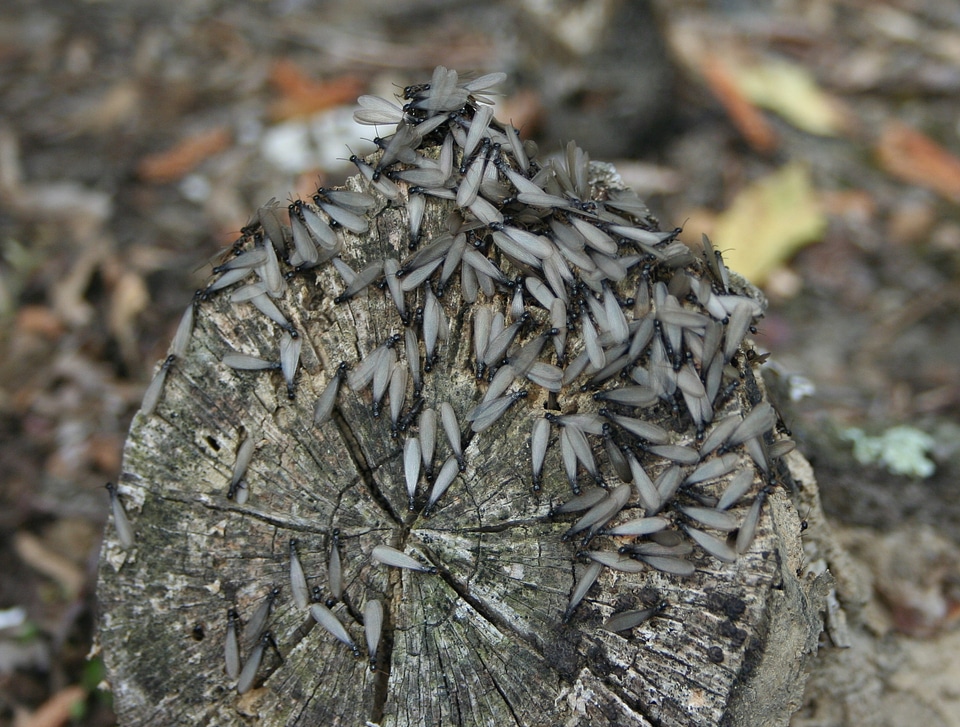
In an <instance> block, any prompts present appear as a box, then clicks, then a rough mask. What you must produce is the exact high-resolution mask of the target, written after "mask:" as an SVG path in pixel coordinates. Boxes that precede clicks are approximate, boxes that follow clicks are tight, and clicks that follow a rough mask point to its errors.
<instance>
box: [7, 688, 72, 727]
mask: <svg viewBox="0 0 960 727" xmlns="http://www.w3.org/2000/svg"><path fill="white" fill-rule="evenodd" d="M86 697H87V695H86V692H84V691H83V687H80V686H77V685H74V686H72V687H66V688H64V689H61V690H60V691H59V692H57V693H56V694H54V695H53V696H52V697H50V699H48V700H47V701H46V702H44V703H43V704H42V705H40V707H38V708H37V710H36V711H35V712H33V713H32V714H30V715H27V716H23V717H18V718H17V721H16V726H15V727H60V725H65V724H67V722H69V721H70V720H71V719H72V718H73V716H74V709H75V708H76V706H77V704H78V703H79V702H82V701H83V700H84V699H86Z"/></svg>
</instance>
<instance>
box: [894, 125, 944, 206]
mask: <svg viewBox="0 0 960 727" xmlns="http://www.w3.org/2000/svg"><path fill="white" fill-rule="evenodd" d="M877 156H878V158H879V160H880V165H881V166H882V167H883V168H884V169H885V170H887V172H889V173H890V174H892V175H893V176H895V177H897V178H898V179H901V180H903V181H905V182H909V183H911V184H916V185H919V186H921V187H925V188H927V189H932V190H933V191H935V192H937V193H938V194H940V195H942V196H944V197H946V198H947V199H949V200H951V201H953V202H960V159H958V158H957V157H956V156H954V155H953V154H951V153H950V152H949V151H947V150H946V149H944V148H943V147H942V146H940V145H939V144H937V142H935V141H934V140H933V139H931V138H930V137H928V136H926V135H924V134H921V133H920V132H919V131H916V130H914V129H911V128H910V127H909V126H907V125H906V124H902V123H900V122H892V123H889V124H887V126H886V127H885V128H884V130H883V133H882V134H881V135H880V141H879V142H878V144H877Z"/></svg>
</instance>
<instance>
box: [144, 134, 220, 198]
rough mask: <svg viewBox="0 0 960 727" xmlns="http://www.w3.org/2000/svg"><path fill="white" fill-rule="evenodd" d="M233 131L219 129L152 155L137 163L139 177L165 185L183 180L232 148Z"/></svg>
mask: <svg viewBox="0 0 960 727" xmlns="http://www.w3.org/2000/svg"><path fill="white" fill-rule="evenodd" d="M230 142H231V135H230V131H229V130H228V129H227V128H226V127H225V126H218V127H216V128H213V129H210V130H209V131H203V132H201V133H199V134H195V135H194V136H191V137H189V138H186V139H183V140H182V141H180V142H179V143H178V144H176V145H175V146H173V147H172V148H170V149H167V150H166V151H162V152H158V153H156V154H149V155H147V156H145V157H143V159H141V160H140V163H139V164H137V175H138V176H139V177H140V178H141V179H142V180H144V181H146V182H155V183H157V184H164V183H166V182H175V181H177V180H178V179H182V178H183V177H184V176H186V175H187V174H188V173H189V172H191V171H192V170H193V169H195V168H196V167H197V166H199V165H200V163H201V162H202V161H203V160H204V159H207V158H209V157H212V156H213V155H214V154H219V153H220V152H221V151H223V150H224V149H226V148H227V147H228V146H230Z"/></svg>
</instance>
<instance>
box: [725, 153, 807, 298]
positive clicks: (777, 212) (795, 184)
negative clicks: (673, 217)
mask: <svg viewBox="0 0 960 727" xmlns="http://www.w3.org/2000/svg"><path fill="white" fill-rule="evenodd" d="M825 227H826V218H825V216H824V214H823V211H822V209H821V208H820V204H819V202H818V200H817V196H816V192H815V190H814V189H813V186H812V184H811V180H810V172H809V170H808V169H807V167H806V166H805V165H803V164H801V163H799V162H791V163H790V164H788V165H787V166H785V167H783V168H782V169H780V170H779V171H777V172H774V173H773V174H771V175H769V176H767V177H765V178H763V179H760V180H758V181H756V182H754V183H753V184H751V185H750V186H749V187H747V188H745V189H743V190H742V191H741V192H740V193H739V194H738V195H737V197H736V199H734V201H733V204H731V205H730V208H729V209H728V210H727V211H726V212H724V213H723V214H721V215H720V216H719V217H718V218H717V223H716V228H715V233H714V234H715V238H714V245H715V247H716V248H717V249H719V250H721V251H722V252H723V258H724V260H725V261H726V263H727V265H728V266H729V267H730V268H732V269H733V270H736V271H737V272H738V273H740V274H741V275H743V276H745V277H746V278H747V279H748V280H750V281H751V282H753V283H755V284H757V285H760V284H762V283H763V281H764V280H765V278H766V276H767V275H768V274H769V273H770V271H771V270H773V269H774V268H776V267H777V266H778V265H781V264H783V263H784V262H785V261H786V260H787V259H788V258H789V257H790V256H791V255H792V254H793V253H794V252H795V251H796V250H797V249H799V248H800V247H803V246H804V245H806V244H808V243H811V242H815V241H816V240H819V239H820V236H821V235H822V233H823V230H824V228H825Z"/></svg>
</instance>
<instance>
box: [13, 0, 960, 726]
mask: <svg viewBox="0 0 960 727" xmlns="http://www.w3.org/2000/svg"><path fill="white" fill-rule="evenodd" d="M317 5H323V6H325V7H323V9H322V10H320V9H317V8H315V7H313V6H312V5H311V4H307V3H298V2H284V3H281V2H276V3H262V2H261V3H255V2H250V1H244V2H234V3H226V4H217V3H214V2H212V1H211V0H195V1H194V2H192V3H189V4H180V3H177V4H156V3H152V2H144V1H142V0H141V1H139V2H130V3H128V2H124V3H111V2H100V3H77V2H64V0H39V1H38V2H30V3H28V2H11V3H7V4H6V5H5V7H4V9H3V11H0V13H2V21H3V22H2V23H0V103H2V108H3V110H4V111H3V115H2V117H0V253H2V254H0V473H2V474H0V725H4V724H12V725H17V726H18V727H42V726H51V725H58V724H66V723H73V724H84V725H108V724H112V723H113V714H112V711H111V709H110V697H109V693H108V692H106V691H104V690H102V689H98V688H97V686H98V684H99V683H100V682H101V681H102V679H103V673H102V667H101V665H100V661H99V659H97V658H96V657H94V658H93V659H88V655H89V654H90V653H91V651H92V650H93V651H94V653H95V647H94V643H95V640H94V634H95V628H96V623H97V612H96V595H95V569H96V562H97V558H98V555H99V543H100V537H101V531H102V529H103V527H104V524H105V522H106V521H107V511H108V499H107V494H106V491H105V490H104V488H103V485H104V483H105V482H106V481H108V480H111V479H115V478H116V477H117V475H118V473H119V471H120V457H121V450H122V446H123V441H124V437H125V435H126V431H127V428H128V426H129V424H130V420H131V418H132V417H133V415H134V413H135V412H136V410H137V408H138V406H139V402H140V398H141V396H142V394H143V391H144V389H145V387H146V385H147V384H148V383H149V381H150V379H151V377H152V374H153V371H154V367H155V365H156V363H157V362H158V361H160V360H161V359H162V358H163V357H164V356H165V352H166V350H167V346H168V342H169V340H170V338H171V336H172V334H173V332H174V330H175V328H176V323H177V321H178V319H179V317H180V314H181V312H182V310H183V308H184V307H185V306H186V305H188V304H189V302H190V300H191V297H192V294H193V291H194V290H195V289H197V288H198V287H200V286H201V285H202V284H203V282H204V280H205V278H206V276H207V275H208V274H209V271H210V260H211V259H215V258H216V257H217V255H218V253H221V252H222V251H223V250H224V249H225V248H226V247H227V246H229V244H230V243H232V242H233V240H234V239H235V238H236V236H237V234H238V231H239V229H240V228H241V227H242V226H243V225H244V224H245V223H246V221H247V220H248V218H249V216H250V214H251V213H252V212H253V211H254V210H256V209H257V207H259V206H260V205H261V204H262V203H263V202H264V201H266V200H267V199H269V198H271V197H277V198H278V199H285V198H286V196H287V195H293V196H294V197H295V196H297V195H301V196H307V195H308V194H310V193H311V192H312V190H313V189H314V188H315V187H316V185H317V180H318V177H319V178H320V179H321V180H322V183H324V184H334V183H337V182H338V181H341V180H342V179H343V178H344V176H345V175H346V174H348V173H349V169H347V168H345V167H344V166H343V162H342V158H343V157H346V156H348V155H349V152H346V151H345V145H346V144H350V145H351V147H353V148H354V149H355V150H356V151H358V152H360V153H362V152H363V151H364V150H369V149H371V148H372V147H371V146H370V145H369V142H366V146H364V144H365V142H363V141H361V137H362V136H363V135H364V134H367V135H369V129H365V130H364V129H358V128H357V127H355V126H354V125H353V124H352V122H351V121H350V117H351V112H352V109H353V106H354V101H355V99H356V97H357V96H358V95H359V94H361V93H378V94H381V95H387V96H389V95H393V94H394V93H396V92H397V91H398V90H399V89H400V88H402V87H403V86H404V85H405V84H408V83H411V82H416V81H419V80H423V79H426V78H428V77H429V73H430V70H431V69H432V68H433V66H435V65H437V64H443V65H446V66H449V67H451V68H456V69H463V70H467V69H476V70H479V71H488V70H503V71H506V72H507V73H508V76H509V79H508V81H507V83H506V84H505V88H504V95H503V97H502V98H501V99H500V100H499V102H498V110H497V115H498V117H500V118H507V119H512V121H513V123H514V124H515V125H516V126H517V127H519V128H521V129H522V130H523V133H524V134H525V135H526V136H528V137H530V138H533V139H535V140H536V141H537V142H538V143H539V144H540V147H541V150H543V151H549V150H553V149H559V148H560V145H561V142H566V141H567V140H569V139H575V140H576V141H577V142H578V143H579V144H580V145H581V146H582V147H583V148H585V149H586V150H587V151H588V152H590V154H591V156H592V158H594V159H598V160H603V161H610V162H613V163H614V164H615V165H616V166H617V168H618V169H619V171H620V172H621V174H622V176H623V177H624V179H625V181H626V182H627V183H628V184H629V185H631V186H633V187H634V188H636V189H637V190H638V191H639V192H640V193H641V195H642V196H644V197H645V198H646V199H647V200H648V202H649V204H650V205H651V209H653V211H654V212H655V214H656V215H657V216H658V217H659V218H660V219H661V221H662V225H663V226H664V227H665V228H673V227H675V226H678V225H680V226H683V228H684V229H683V234H682V239H684V241H686V242H689V243H690V244H691V245H697V244H699V240H700V236H701V233H707V234H709V235H710V236H711V238H712V239H713V240H714V242H715V244H716V245H717V247H718V248H720V249H722V250H724V252H725V254H726V255H727V259H728V261H729V262H730V264H731V265H732V266H733V267H734V268H736V269H738V270H740V271H741V272H743V273H745V274H746V275H747V276H748V277H750V278H751V279H752V280H753V281H754V282H756V283H757V284H758V285H759V286H760V287H761V288H762V289H763V290H764V291H765V293H766V294H767V296H768V297H769V299H770V307H769V310H768V313H767V315H766V317H765V319H764V320H763V323H762V326H761V328H760V330H759V331H758V332H757V335H756V341H757V344H758V346H759V347H760V348H761V349H763V350H765V351H769V352H770V354H771V356H770V360H769V362H768V363H766V364H764V365H765V366H766V367H767V368H769V369H770V370H771V371H772V373H773V377H774V379H775V380H776V381H778V382H779V384H778V385H777V386H776V387H775V388H777V389H779V390H780V393H781V395H782V397H783V406H784V415H785V417H786V419H787V421H788V423H789V424H790V426H791V428H792V429H793V431H794V434H795V437H796V439H797V440H798V442H799V443H800V448H801V450H802V451H803V453H804V454H805V455H806V456H807V457H808V458H809V459H810V460H811V462H812V463H813V465H814V467H815V470H816V472H817V475H818V479H819V483H820V488H821V496H822V498H823V503H824V507H825V510H826V512H827V515H828V516H829V517H830V518H831V521H832V522H833V523H834V524H835V525H836V529H837V533H838V535H839V538H840V540H842V541H843V542H844V543H845V544H846V545H847V547H848V548H849V549H850V551H851V552H852V553H853V554H854V556H855V561H856V563H857V564H858V567H859V568H861V569H862V572H863V574H864V576H865V581H864V582H865V583H867V584H868V586H867V594H868V597H869V599H870V601H869V603H868V604H867V605H866V606H865V607H864V608H862V609H861V608H856V609H855V610H856V612H857V613H856V614H855V617H856V618H857V619H859V622H861V623H862V624H865V630H864V632H863V633H865V634H868V636H869V638H870V639H871V646H870V648H869V654H870V656H869V658H870V660H871V663H872V666H873V672H872V673H873V674H874V676H875V677H876V678H875V679H874V680H873V681H870V680H869V679H865V680H863V681H861V682H857V680H855V679H851V680H850V682H849V683H847V684H844V686H843V688H842V689H846V692H845V693H842V689H841V688H839V687H835V688H834V689H833V692H834V693H833V694H832V696H831V698H830V699H823V700H822V701H818V697H817V695H816V694H813V693H812V694H811V697H810V699H809V700H808V703H807V704H806V705H804V708H803V710H801V712H800V713H798V715H797V717H796V719H795V723H796V724H797V725H809V726H812V725H828V724H851V725H853V724H866V723H867V722H863V721H862V719H864V718H865V715H867V714H868V713H867V712H865V711H863V710H864V709H865V708H864V707H863V703H864V702H867V701H870V700H873V702H875V703H876V704H879V705H881V706H883V704H885V702H883V699H886V700H887V702H889V705H888V706H889V710H888V714H887V715H886V716H885V717H884V719H885V720H886V721H889V723H890V724H897V723H899V724H908V723H913V724H919V723H921V722H923V723H925V724H927V725H928V727H931V726H933V725H960V717H958V715H960V688H958V687H957V685H958V684H960V663H958V659H957V658H956V656H955V655H956V654H957V653H960V638H958V630H957V628H956V624H957V620H958V616H960V488H958V486H957V482H958V476H960V423H958V422H960V418H958V413H960V315H958V313H960V206H958V205H960V8H958V6H956V5H955V4H952V3H942V2H937V0H889V1H887V2H880V3H874V2H867V1H866V0H804V1H802V0H786V1H785V2H779V3H776V4H773V5H775V7H776V9H775V10H771V9H770V8H769V7H768V5H771V4H768V3H758V2H748V1H747V0H742V1H741V2H731V3H722V4H719V7H722V8H723V10H722V11H720V10H715V11H710V10H707V9H705V6H706V5H707V4H704V3H697V2H693V0H689V1H687V2H679V3H677V2H671V3H668V2H666V1H664V2H660V3H654V4H653V7H648V5H647V4H646V3H642V2H640V3H618V2H613V0H609V1H607V0H604V1H602V2H593V3H590V2H582V3H568V2H560V1H559V0H557V1H556V2H545V3H534V2H525V1H524V0H513V1H510V2H507V1H504V2H500V3H473V2H468V3H456V2H452V1H445V0H440V1H439V2H435V1H434V2H431V1H428V0H405V1H404V2H401V3H394V2H389V1H388V0H355V1H354V2H351V3H320V4H317ZM338 158H340V159H341V160H340V161H338ZM855 443H856V451H855ZM831 648H832V647H831V646H830V645H829V643H828V642H825V643H824V649H825V650H826V649H831ZM850 651H851V653H855V652H856V651H857V649H856V648H854V649H852V650H850ZM851 658H852V657H851ZM848 667H849V668H850V669H854V670H855V669H856V668H858V667H857V666H856V664H854V663H853V662H851V664H850V665H848ZM855 682H856V683H855ZM814 683H815V684H816V683H817V682H816V679H815V680H814ZM820 686H821V687H823V688H824V689H826V687H824V686H823V685H822V684H821V685H820ZM881 689H883V690H892V693H893V694H896V695H899V697H898V699H892V698H891V697H889V696H887V697H883V699H881V697H880V696H879V695H880V691H881ZM828 691H829V690H828ZM897 705H899V706H897ZM897 710H901V711H897Z"/></svg>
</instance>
